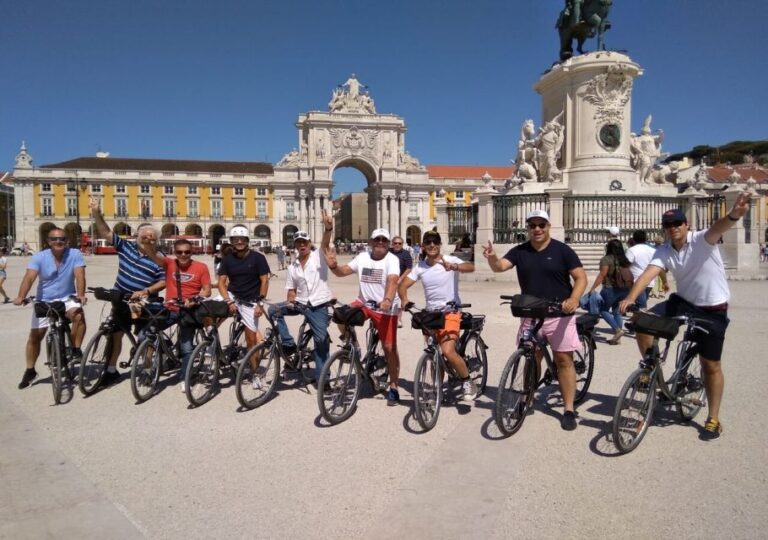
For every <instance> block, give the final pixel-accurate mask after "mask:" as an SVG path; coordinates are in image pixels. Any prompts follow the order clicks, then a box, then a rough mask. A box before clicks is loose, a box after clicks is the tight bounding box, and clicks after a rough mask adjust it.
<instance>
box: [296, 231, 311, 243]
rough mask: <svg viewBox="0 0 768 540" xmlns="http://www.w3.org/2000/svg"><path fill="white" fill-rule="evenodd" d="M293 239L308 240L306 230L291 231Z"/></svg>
mask: <svg viewBox="0 0 768 540" xmlns="http://www.w3.org/2000/svg"><path fill="white" fill-rule="evenodd" d="M293 240H294V241H296V240H306V241H307V242H309V233H308V232H307V231H296V232H295V233H293Z"/></svg>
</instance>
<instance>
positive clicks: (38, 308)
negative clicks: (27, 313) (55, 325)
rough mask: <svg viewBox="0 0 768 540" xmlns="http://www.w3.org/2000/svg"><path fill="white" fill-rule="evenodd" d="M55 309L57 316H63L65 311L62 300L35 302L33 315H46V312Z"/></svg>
mask: <svg viewBox="0 0 768 540" xmlns="http://www.w3.org/2000/svg"><path fill="white" fill-rule="evenodd" d="M51 311H55V312H56V313H57V314H58V315H59V317H63V316H64V314H65V313H66V312H67V308H66V306H65V305H64V302H62V301H61V300H56V301H55V302H35V315H36V316H37V317H48V313H50V312H51Z"/></svg>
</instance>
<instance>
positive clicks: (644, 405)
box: [613, 368, 656, 454]
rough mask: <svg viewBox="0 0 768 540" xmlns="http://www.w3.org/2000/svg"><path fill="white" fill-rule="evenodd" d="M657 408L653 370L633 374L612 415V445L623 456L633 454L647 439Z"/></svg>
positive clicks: (623, 388) (626, 383)
mask: <svg viewBox="0 0 768 540" xmlns="http://www.w3.org/2000/svg"><path fill="white" fill-rule="evenodd" d="M655 406H656V380H655V379H654V378H653V372H652V371H651V370H650V369H645V368H638V369H636V370H635V371H633V372H632V374H631V375H630V376H629V378H628V379H627V381H626V382H625V383H624V386H623V387H622V388H621V392H620V393H619V400H618V402H616V410H615V411H614V413H613V444H614V445H615V446H616V448H617V449H618V450H619V452H621V453H622V454H625V453H627V452H631V451H632V450H634V449H635V448H637V445H639V444H640V441H642V440H643V437H645V434H646V432H647V431H648V426H649V425H650V424H651V420H652V419H653V409H654V407H655Z"/></svg>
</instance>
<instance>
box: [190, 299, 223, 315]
mask: <svg viewBox="0 0 768 540" xmlns="http://www.w3.org/2000/svg"><path fill="white" fill-rule="evenodd" d="M195 317H196V318H197V319H199V320H202V319H203V318H205V317H212V318H214V319H224V318H226V317H229V304H227V303H226V302H222V301H220V300H209V301H207V302H203V303H201V304H200V305H198V306H197V309H196V310H195Z"/></svg>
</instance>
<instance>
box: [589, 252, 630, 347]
mask: <svg viewBox="0 0 768 540" xmlns="http://www.w3.org/2000/svg"><path fill="white" fill-rule="evenodd" d="M620 267H621V268H629V267H630V262H629V261H628V260H627V257H626V255H625V254H624V247H623V246H622V245H621V242H620V241H619V240H616V239H613V240H609V241H608V243H607V244H606V245H605V255H604V256H603V258H602V259H600V273H599V274H598V275H597V277H596V278H595V282H594V283H592V288H591V289H590V290H589V292H590V294H591V293H593V292H594V291H596V290H597V288H598V287H600V286H601V285H602V286H603V288H602V289H601V291H600V296H601V297H602V298H603V307H602V311H601V312H600V316H602V318H603V320H604V321H605V322H607V323H608V325H609V326H610V327H611V330H613V337H612V338H611V339H609V340H608V343H609V344H611V345H618V344H619V340H621V336H623V335H624V329H623V323H624V320H623V318H622V316H621V312H620V311H619V302H620V301H622V300H624V298H626V297H627V294H629V289H630V287H629V286H626V285H624V284H622V283H619V282H618V279H619V278H618V272H619V268H620Z"/></svg>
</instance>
